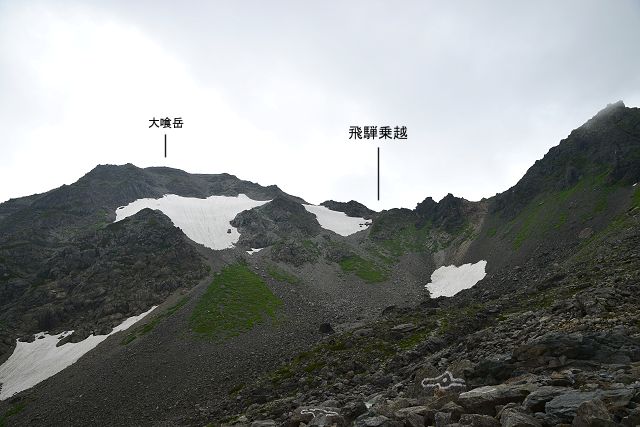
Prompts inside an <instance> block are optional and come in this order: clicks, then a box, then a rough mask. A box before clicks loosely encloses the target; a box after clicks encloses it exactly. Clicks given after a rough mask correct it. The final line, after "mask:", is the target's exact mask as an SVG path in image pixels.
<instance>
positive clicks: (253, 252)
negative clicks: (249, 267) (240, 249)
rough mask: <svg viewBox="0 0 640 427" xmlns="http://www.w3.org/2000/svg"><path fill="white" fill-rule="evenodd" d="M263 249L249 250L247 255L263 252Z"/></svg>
mask: <svg viewBox="0 0 640 427" xmlns="http://www.w3.org/2000/svg"><path fill="white" fill-rule="evenodd" d="M263 249H264V248H258V249H253V248H251V250H248V251H247V253H248V254H255V253H256V252H260V251H261V250H263Z"/></svg>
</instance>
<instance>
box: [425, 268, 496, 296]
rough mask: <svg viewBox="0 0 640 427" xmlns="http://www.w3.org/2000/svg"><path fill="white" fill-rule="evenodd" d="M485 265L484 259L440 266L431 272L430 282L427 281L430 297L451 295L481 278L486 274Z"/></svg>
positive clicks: (467, 287)
mask: <svg viewBox="0 0 640 427" xmlns="http://www.w3.org/2000/svg"><path fill="white" fill-rule="evenodd" d="M486 266H487V261H484V260H482V261H478V262H477V263H475V264H463V265H461V266H459V267H456V266H455V265H447V266H442V267H440V268H438V269H437V270H436V271H434V272H433V273H432V274H431V283H428V284H427V285H426V288H427V289H428V290H429V292H430V293H431V298H437V297H440V296H445V297H452V296H454V295H455V294H457V293H458V292H460V291H462V290H464V289H469V288H471V287H473V286H474V285H475V284H476V283H478V282H479V281H480V280H482V279H483V278H484V276H486V275H487V273H486V272H485V268H486Z"/></svg>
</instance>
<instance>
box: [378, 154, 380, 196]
mask: <svg viewBox="0 0 640 427" xmlns="http://www.w3.org/2000/svg"><path fill="white" fill-rule="evenodd" d="M378 200H380V147H378Z"/></svg>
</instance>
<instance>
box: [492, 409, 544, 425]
mask: <svg viewBox="0 0 640 427" xmlns="http://www.w3.org/2000/svg"><path fill="white" fill-rule="evenodd" d="M500 424H501V425H502V427H542V423H540V421H538V420H536V419H535V418H533V417H532V416H530V415H527V414H525V413H522V412H520V411H519V410H517V409H516V408H508V409H505V410H504V411H502V415H501V416H500Z"/></svg>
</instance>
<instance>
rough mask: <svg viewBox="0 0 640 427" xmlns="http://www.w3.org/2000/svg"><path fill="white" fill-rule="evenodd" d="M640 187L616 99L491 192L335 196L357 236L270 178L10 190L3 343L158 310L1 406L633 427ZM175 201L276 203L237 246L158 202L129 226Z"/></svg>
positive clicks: (631, 131)
mask: <svg viewBox="0 0 640 427" xmlns="http://www.w3.org/2000/svg"><path fill="white" fill-rule="evenodd" d="M639 180H640V110H639V109H635V108H627V107H625V106H624V105H623V104H621V103H616V104H612V105H610V106H608V107H607V108H606V109H604V110H603V111H601V112H600V113H598V114H597V115H596V116H594V117H593V118H592V119H591V120H589V121H588V122H587V123H586V124H584V125H583V126H581V127H580V128H578V129H576V130H574V131H573V132H571V134H570V135H569V136H568V137H567V138H566V139H565V140H563V141H561V143H560V144H559V145H558V146H557V147H554V148H552V149H551V150H550V151H549V153H547V155H546V156H545V157H544V158H543V159H541V160H539V161H537V162H536V163H535V164H534V165H533V166H532V167H531V168H530V169H529V171H527V173H526V174H525V176H524V177H523V178H522V179H521V180H520V181H519V182H518V183H517V184H516V185H515V186H514V187H512V188H511V189H509V190H507V191H506V192H504V193H502V194H498V195H496V196H494V197H492V198H489V199H483V200H482V201H479V202H470V201H467V200H464V199H461V198H457V197H455V196H453V195H448V196H446V197H445V198H443V199H442V200H440V201H439V202H435V201H434V200H433V199H431V198H428V197H427V198H426V199H425V200H424V201H423V202H421V203H419V204H418V206H417V207H416V208H415V209H391V210H387V211H383V212H379V213H376V212H373V211H371V210H369V209H368V208H366V207H365V206H363V205H361V204H359V203H357V202H354V201H351V202H348V203H341V202H334V201H327V202H325V203H323V205H324V206H325V207H328V208H330V209H333V210H337V211H340V212H344V213H346V214H347V215H349V216H356V217H362V218H365V219H367V220H370V221H372V225H371V226H370V227H369V228H367V229H366V230H363V231H360V232H357V233H355V234H352V235H349V236H341V235H339V234H336V233H334V232H331V231H329V230H326V229H323V228H322V227H320V225H319V223H318V221H317V220H316V218H315V217H314V216H313V215H312V214H310V213H309V212H308V211H307V210H305V208H304V207H303V206H302V204H303V203H305V202H304V200H302V199H300V198H298V197H295V196H291V195H288V194H286V193H283V192H282V191H281V190H280V189H278V188H277V187H275V186H270V187H261V186H259V185H257V184H253V183H250V182H246V181H241V180H239V179H238V178H235V177H233V176H230V175H225V174H222V175H190V174H187V173H185V172H182V171H177V170H173V169H167V168H147V169H139V168H136V167H135V166H133V165H125V166H100V167H98V168H96V169H94V170H93V171H91V172H90V173H89V174H87V175H86V176H85V177H83V178H82V179H80V180H79V181H78V182H77V183H74V184H72V185H70V186H63V187H61V188H59V189H56V190H52V191H50V192H48V193H44V194H40V195H33V196H28V197H25V198H21V199H15V200H11V201H9V202H6V203H3V204H0V261H1V262H0V296H1V298H0V333H1V334H2V335H1V337H2V343H3V344H2V345H3V346H4V347H0V353H2V352H4V357H7V356H8V353H9V352H10V351H11V348H12V346H13V345H14V338H15V337H18V336H24V337H25V338H28V337H30V336H32V334H33V333H35V332H39V331H40V330H42V329H49V330H52V331H57V330H62V329H75V330H76V331H77V332H76V334H74V336H72V338H71V339H72V340H79V339H82V338H83V337H84V336H86V335H87V334H88V333H89V332H91V331H102V332H104V331H108V330H109V329H110V328H111V327H112V326H113V325H114V324H115V323H117V321H118V319H121V318H122V317H125V316H128V315H132V314H137V313H139V312H142V311H144V310H145V309H146V308H148V307H150V306H151V305H155V304H159V303H162V304H161V306H160V307H159V308H158V309H157V310H156V311H154V315H153V316H150V317H149V319H146V320H145V321H144V322H143V324H142V325H139V326H136V328H134V329H133V330H132V331H129V332H127V333H126V334H124V335H123V334H119V335H114V336H112V337H110V338H109V339H108V340H106V341H105V342H104V343H102V344H100V346H99V347H98V348H97V349H96V350H95V351H93V352H90V353H89V354H88V355H86V356H85V357H83V358H82V359H80V360H79V361H78V362H77V363H76V364H74V365H72V366H71V367H69V368H67V369H66V370H64V371H62V372H60V373H59V374H58V375H56V376H54V377H52V378H50V379H48V380H46V381H44V382H43V383H41V384H39V385H37V386H36V387H34V388H33V389H31V390H28V391H25V392H23V393H21V394H19V395H17V396H15V397H13V398H11V399H9V401H5V402H0V415H1V414H4V420H5V421H6V422H10V424H16V425H34V424H35V425H87V424H92V425H113V424H114V423H115V424H118V425H206V424H209V423H212V424H214V425H217V424H238V425H251V424H253V425H254V426H255V427H259V426H261V425H265V426H266V425H274V424H283V425H289V426H301V425H302V424H303V423H304V424H306V425H309V424H312V425H318V426H319V425H333V424H337V425H343V424H350V423H353V424H356V425H362V426H391V425H393V426H400V425H406V426H412V427H415V426H422V425H438V426H440V425H449V424H453V425H509V426H515V425H534V426H537V425H545V426H546V425H562V424H571V423H574V424H575V425H613V424H612V423H617V424H623V425H636V424H637V423H638V418H637V417H638V406H637V405H638V404H640V398H639V394H638V393H639V391H638V390H639V385H638V383H637V380H638V376H639V374H640V371H639V369H640V365H638V363H640V353H639V352H640V343H639V336H640V331H639V329H638V328H639V327H640V319H639V318H638V313H637V312H638V310H637V307H638V289H637V286H638V279H639V276H638V275H639V274H640V273H639V272H640V268H639V267H640V265H639V264H638V263H639V262H640V261H639V260H640V258H639V257H638V249H637V248H638V247H639V245H638V243H640V227H639V226H640V218H639V215H640V187H639V186H634V184H635V183H636V182H637V181H639ZM167 193H171V194H178V195H181V196H190V197H200V198H202V197H208V196H210V195H228V196H235V195H237V194H240V193H244V194H247V195H248V196H249V197H251V198H254V199H256V200H271V202H269V203H266V204H264V205H262V206H259V207H257V208H253V209H250V210H248V211H244V212H241V213H240V214H238V215H237V216H236V218H235V219H234V220H233V221H232V222H231V224H230V225H232V226H234V227H237V228H238V230H239V231H240V240H239V242H238V245H237V247H236V248H234V249H227V250H224V251H213V250H209V249H207V248H204V247H202V246H200V245H196V244H193V242H191V241H189V240H188V238H186V236H185V235H184V234H183V233H182V232H181V231H180V230H179V229H177V228H175V227H174V226H173V225H172V223H171V221H170V220H169V219H168V218H167V217H166V216H164V215H163V214H162V213H160V212H157V211H150V210H144V211H141V212H139V213H138V214H136V215H134V216H133V217H131V218H128V219H127V220H124V221H121V222H118V223H115V224H112V221H113V219H114V218H115V214H114V212H115V209H116V208H117V207H118V206H122V205H126V204H127V203H129V202H131V201H133V200H135V199H138V198H144V197H161V196H162V195H164V194H167ZM251 248H264V249H263V250H261V251H260V252H259V253H254V254H252V255H248V254H247V253H246V252H245V250H248V249H251ZM479 260H487V262H488V264H487V271H488V273H489V274H488V275H487V277H485V279H483V280H482V281H481V282H480V283H478V284H477V285H476V286H475V287H473V288H471V289H469V290H466V291H463V292H461V293H459V294H457V295H456V296H454V297H452V298H442V297H441V298H437V299H430V298H429V295H428V293H427V292H425V291H424V287H423V286H422V285H424V284H426V283H427V282H428V281H429V278H430V275H431V273H432V272H433V271H434V270H435V269H436V268H438V267H439V266H442V265H448V264H456V265H459V264H462V263H469V262H477V261H479ZM163 301H164V303H163ZM1 360H2V357H1V356H0V361H1ZM95 378H100V381H99V382H96V381H95ZM454 379H455V381H453V382H454V386H451V387H449V386H448V385H447V383H446V382H447V381H452V380H454ZM438 384H439V385H438ZM131 393H134V394H135V398H131ZM2 419H3V418H1V417H0V420H2ZM594 423H595V424H594ZM598 423H599V424H598Z"/></svg>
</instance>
